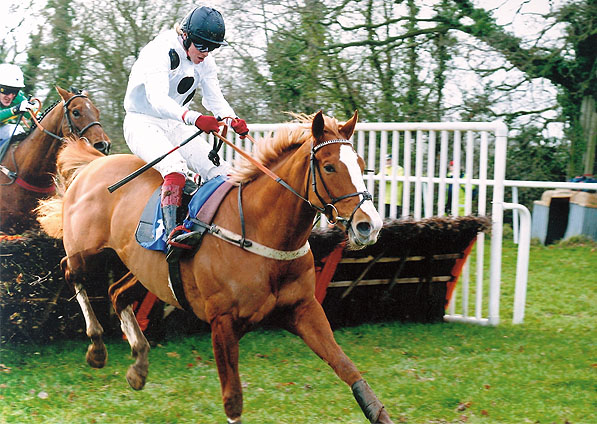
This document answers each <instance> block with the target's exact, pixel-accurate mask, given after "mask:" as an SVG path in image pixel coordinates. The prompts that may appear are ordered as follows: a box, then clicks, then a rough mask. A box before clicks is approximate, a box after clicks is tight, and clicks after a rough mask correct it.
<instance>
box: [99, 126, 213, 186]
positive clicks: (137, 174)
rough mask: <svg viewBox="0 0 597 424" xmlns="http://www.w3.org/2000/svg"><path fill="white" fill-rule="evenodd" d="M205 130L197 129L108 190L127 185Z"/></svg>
mask: <svg viewBox="0 0 597 424" xmlns="http://www.w3.org/2000/svg"><path fill="white" fill-rule="evenodd" d="M202 132H203V130H199V131H197V132H196V133H195V134H193V135H192V136H190V137H189V138H187V139H186V140H185V141H183V142H182V143H180V144H179V145H178V146H176V147H174V148H173V149H172V150H170V151H169V152H167V153H164V154H163V155H162V156H160V157H159V158H156V159H154V160H152V161H151V162H149V163H148V164H146V165H144V166H142V167H141V168H139V169H137V170H136V171H134V172H132V173H130V174H129V175H127V176H126V177H124V178H123V179H122V180H120V181H118V182H116V183H114V184H112V185H111V186H109V187H108V191H109V192H110V193H113V192H114V191H115V190H117V189H119V188H120V187H122V186H123V185H125V184H126V183H128V182H129V181H131V180H133V179H135V178H137V177H138V176H139V175H141V174H142V173H144V172H145V171H147V170H148V169H149V168H151V167H152V166H153V165H155V164H156V163H158V162H160V161H161V160H163V159H164V158H165V157H166V156H168V155H169V154H170V153H172V152H174V151H176V150H178V149H180V148H181V147H182V146H184V145H185V144H187V143H188V142H189V141H191V140H192V139H194V138H195V137H197V136H198V135H199V134H201V133H202Z"/></svg>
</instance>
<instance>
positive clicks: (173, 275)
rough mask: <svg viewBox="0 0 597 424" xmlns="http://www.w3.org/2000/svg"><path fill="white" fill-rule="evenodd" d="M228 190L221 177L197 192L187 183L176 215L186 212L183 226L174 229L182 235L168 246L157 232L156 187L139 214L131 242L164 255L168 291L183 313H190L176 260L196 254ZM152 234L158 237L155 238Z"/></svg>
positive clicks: (229, 187) (159, 208)
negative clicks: (183, 310) (168, 281)
mask: <svg viewBox="0 0 597 424" xmlns="http://www.w3.org/2000/svg"><path fill="white" fill-rule="evenodd" d="M232 187H234V185H233V184H231V183H230V182H228V181H226V180H225V178H224V177H221V176H220V177H216V178H213V179H211V180H209V181H208V182H206V183H205V184H203V185H202V186H201V187H199V188H197V185H196V184H194V183H192V182H189V181H187V184H186V185H185V189H184V190H183V204H182V207H180V208H178V210H179V211H187V210H188V213H187V214H186V218H185V219H184V221H183V224H182V225H181V226H179V227H177V228H180V229H182V230H183V231H184V232H183V233H182V234H180V235H178V236H176V237H174V239H172V240H170V241H169V242H168V241H166V240H165V239H164V237H163V232H162V231H161V228H160V225H163V224H161V221H160V220H161V207H160V190H161V188H160V187H158V189H157V190H156V191H155V192H154V193H153V194H152V196H151V198H150V199H149V201H148V202H147V205H146V206H145V209H144V210H143V213H142V214H141V219H140V221H139V225H138V226H137V231H136V232H135V238H136V240H137V242H138V243H139V244H140V245H141V246H143V247H145V248H147V249H151V250H161V251H163V252H164V253H166V254H167V255H166V260H167V262H168V271H169V276H170V287H171V289H172V292H173V294H174V297H175V298H176V300H177V301H178V303H179V304H180V305H181V306H182V307H183V309H185V310H187V311H191V307H190V305H189V303H188V301H187V299H186V296H185V294H184V290H183V287H182V279H181V275H180V260H181V259H182V258H186V257H192V256H194V255H195V254H196V253H197V251H198V250H199V248H200V247H201V242H202V240H203V237H204V236H205V233H206V232H207V230H208V228H209V227H210V224H211V222H212V220H213V217H214V216H215V214H216V212H217V211H218V208H219V206H220V203H222V200H223V199H224V198H225V197H226V194H228V192H229V191H230V189H232ZM156 204H157V206H156ZM183 213H184V212H183ZM178 218H181V217H178ZM181 220H182V219H179V220H178V221H179V222H180V221H181ZM156 234H159V236H158V237H157V238H156ZM168 245H170V247H168Z"/></svg>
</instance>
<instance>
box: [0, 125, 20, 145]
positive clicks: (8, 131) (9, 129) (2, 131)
mask: <svg viewBox="0 0 597 424" xmlns="http://www.w3.org/2000/svg"><path fill="white" fill-rule="evenodd" d="M15 127H17V129H16V130H15ZM13 131H14V135H17V134H21V133H24V132H25V130H24V129H23V127H21V126H20V125H17V124H5V125H2V126H1V127H0V144H2V142H3V141H5V140H8V139H9V138H10V136H11V135H12V133H13Z"/></svg>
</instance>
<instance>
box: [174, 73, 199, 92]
mask: <svg viewBox="0 0 597 424" xmlns="http://www.w3.org/2000/svg"><path fill="white" fill-rule="evenodd" d="M194 82H195V78H193V77H184V78H183V79H182V80H180V82H179V83H178V87H176V90H177V91H178V93H179V94H183V93H186V92H187V91H189V88H191V86H192V85H193V83H194Z"/></svg>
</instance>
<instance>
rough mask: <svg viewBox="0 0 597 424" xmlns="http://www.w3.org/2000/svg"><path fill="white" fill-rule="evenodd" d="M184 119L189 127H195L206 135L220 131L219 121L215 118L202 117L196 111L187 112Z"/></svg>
mask: <svg viewBox="0 0 597 424" xmlns="http://www.w3.org/2000/svg"><path fill="white" fill-rule="evenodd" d="M182 119H183V121H184V122H185V123H187V124H189V125H195V126H196V127H197V128H199V129H200V130H203V131H205V132H206V133H210V132H218V131H220V126H219V124H218V120H217V119H216V118H214V117H213V116H209V115H202V114H200V113H199V112H197V111H194V110H187V111H186V112H185V113H184V114H183V115H182Z"/></svg>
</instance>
